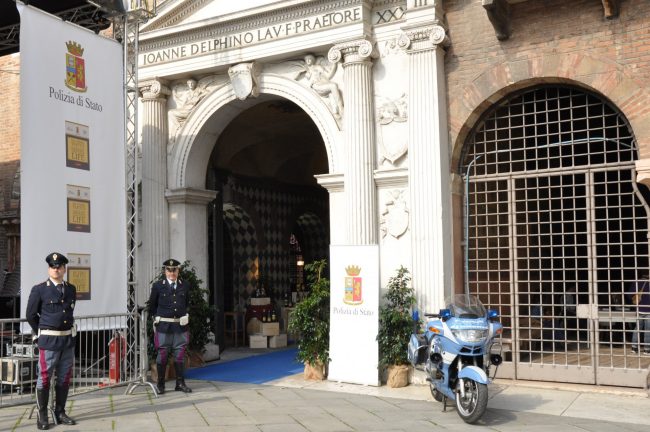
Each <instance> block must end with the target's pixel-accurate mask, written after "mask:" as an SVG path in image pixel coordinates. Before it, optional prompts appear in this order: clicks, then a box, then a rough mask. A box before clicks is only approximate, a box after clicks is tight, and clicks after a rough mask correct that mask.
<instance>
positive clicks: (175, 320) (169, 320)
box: [160, 317, 181, 323]
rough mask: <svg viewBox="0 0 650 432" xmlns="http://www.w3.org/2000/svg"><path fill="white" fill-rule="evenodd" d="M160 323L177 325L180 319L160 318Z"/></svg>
mask: <svg viewBox="0 0 650 432" xmlns="http://www.w3.org/2000/svg"><path fill="white" fill-rule="evenodd" d="M160 321H162V322H175V323H179V322H181V319H180V318H163V317H160Z"/></svg>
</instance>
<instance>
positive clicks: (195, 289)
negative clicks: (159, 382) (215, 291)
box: [147, 261, 214, 381]
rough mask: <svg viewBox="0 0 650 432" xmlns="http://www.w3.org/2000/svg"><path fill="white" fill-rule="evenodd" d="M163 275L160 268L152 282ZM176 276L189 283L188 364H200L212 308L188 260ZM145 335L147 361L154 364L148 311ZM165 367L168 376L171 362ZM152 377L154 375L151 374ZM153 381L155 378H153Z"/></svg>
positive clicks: (205, 290) (210, 324) (206, 293)
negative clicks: (146, 338) (146, 340)
mask: <svg viewBox="0 0 650 432" xmlns="http://www.w3.org/2000/svg"><path fill="white" fill-rule="evenodd" d="M164 277H165V272H164V270H163V269H161V270H160V273H159V274H158V275H157V276H156V278H155V279H154V280H153V281H151V283H152V284H153V282H154V281H156V280H161V279H163V278H164ZM178 278H179V279H180V280H182V281H183V282H185V283H189V285H190V287H191V288H190V291H189V299H188V314H189V316H190V323H189V328H190V342H189V344H188V346H187V357H188V358H187V360H186V361H187V362H188V365H189V366H195V365H200V364H202V363H203V356H202V355H203V352H204V350H205V348H204V347H205V345H206V344H207V343H208V334H209V333H210V332H211V331H214V325H213V323H212V317H213V316H214V308H213V307H211V306H210V305H209V303H208V290H207V289H206V288H204V286H203V281H202V280H201V279H200V278H199V277H198V276H197V274H196V269H195V268H194V266H192V265H191V264H190V262H189V261H185V262H183V263H182V264H181V266H180V269H179V274H178ZM148 303H149V301H147V306H149V304H148ZM147 318H148V319H147V336H148V338H149V339H148V345H147V356H148V358H149V362H150V363H151V362H153V364H154V365H155V360H156V349H155V347H154V343H153V314H152V313H151V312H150V313H149V316H148V317H147ZM169 366H170V367H168V369H167V377H168V378H172V377H171V376H170V372H171V373H172V374H173V370H174V369H173V367H171V366H172V362H169ZM155 369H156V368H155V367H153V368H152V373H153V372H154V371H155ZM152 379H154V377H153V376H152ZM154 381H155V379H154Z"/></svg>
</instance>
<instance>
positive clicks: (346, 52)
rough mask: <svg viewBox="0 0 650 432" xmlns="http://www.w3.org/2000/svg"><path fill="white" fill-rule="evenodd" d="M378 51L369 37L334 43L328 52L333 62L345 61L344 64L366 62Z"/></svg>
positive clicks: (328, 56)
mask: <svg viewBox="0 0 650 432" xmlns="http://www.w3.org/2000/svg"><path fill="white" fill-rule="evenodd" d="M375 55H376V52H375V50H374V44H373V43H372V42H370V41H369V40H367V39H358V40H353V41H348V42H342V43H339V44H336V45H334V46H333V47H332V48H330V50H329V52H328V53H327V58H328V60H329V61H331V62H332V63H338V62H340V61H343V66H345V65H346V64H349V63H364V62H367V61H369V60H368V58H369V57H374V56H375Z"/></svg>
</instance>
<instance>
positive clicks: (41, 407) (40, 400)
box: [36, 389, 50, 430]
mask: <svg viewBox="0 0 650 432" xmlns="http://www.w3.org/2000/svg"><path fill="white" fill-rule="evenodd" d="M49 396H50V392H49V390H48V389H36V405H37V406H38V418H37V419H36V427H37V428H38V430H47V429H49V428H50V424H49V423H48V421H47V410H48V408H47V402H48V399H49Z"/></svg>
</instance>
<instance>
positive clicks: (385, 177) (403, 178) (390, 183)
mask: <svg viewBox="0 0 650 432" xmlns="http://www.w3.org/2000/svg"><path fill="white" fill-rule="evenodd" d="M374 174H375V184H376V185H377V186H378V187H382V188H389V187H394V188H403V187H407V186H408V183H409V182H408V174H409V172H408V168H404V167H400V168H393V169H383V170H375V173H374Z"/></svg>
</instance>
